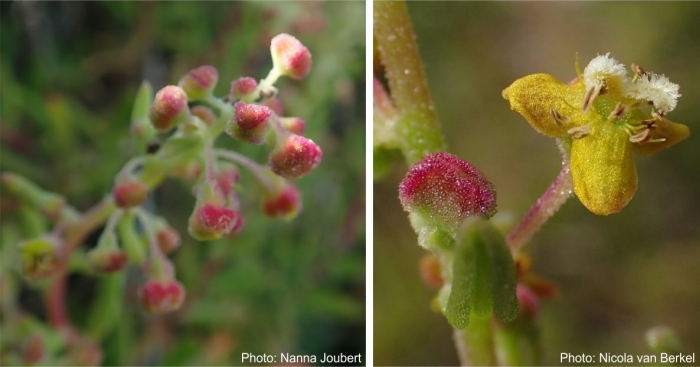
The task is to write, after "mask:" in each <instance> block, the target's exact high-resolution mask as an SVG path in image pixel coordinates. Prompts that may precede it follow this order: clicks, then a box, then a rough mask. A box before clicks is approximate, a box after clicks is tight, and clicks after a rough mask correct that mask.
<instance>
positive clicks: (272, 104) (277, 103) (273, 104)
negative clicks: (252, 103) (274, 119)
mask: <svg viewBox="0 0 700 367" xmlns="http://www.w3.org/2000/svg"><path fill="white" fill-rule="evenodd" d="M260 103H262V105H263V106H267V107H269V108H270V109H271V110H272V112H274V113H275V114H276V115H277V116H282V114H283V113H284V107H282V101H281V100H280V99H279V98H277V97H273V98H267V99H263V100H262V102H260Z"/></svg>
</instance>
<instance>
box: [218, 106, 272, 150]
mask: <svg viewBox="0 0 700 367" xmlns="http://www.w3.org/2000/svg"><path fill="white" fill-rule="evenodd" d="M233 108H234V114H233V116H232V117H231V120H229V122H228V124H227V125H226V133H227V134H229V135H231V136H232V137H234V138H235V139H238V140H243V141H247V142H249V143H252V144H257V145H260V144H262V143H264V142H265V137H266V134H267V129H268V123H267V119H268V118H269V117H270V115H271V114H272V111H271V110H270V109H269V108H267V107H265V106H261V105H257V104H248V103H245V102H236V104H235V105H234V106H233Z"/></svg>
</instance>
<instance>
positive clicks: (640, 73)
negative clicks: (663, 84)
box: [632, 63, 651, 82]
mask: <svg viewBox="0 0 700 367" xmlns="http://www.w3.org/2000/svg"><path fill="white" fill-rule="evenodd" d="M632 70H633V71H634V77H633V78H632V82H636V81H637V79H639V77H642V76H645V75H646V76H647V78H648V79H649V81H651V74H649V73H647V72H646V70H644V69H643V68H642V67H641V66H639V65H637V64H634V63H633V64H632Z"/></svg>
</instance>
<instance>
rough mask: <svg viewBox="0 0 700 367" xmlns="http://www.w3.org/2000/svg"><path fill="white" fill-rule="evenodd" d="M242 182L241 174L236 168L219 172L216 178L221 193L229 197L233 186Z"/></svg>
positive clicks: (228, 168) (231, 167) (232, 167)
mask: <svg viewBox="0 0 700 367" xmlns="http://www.w3.org/2000/svg"><path fill="white" fill-rule="evenodd" d="M240 180H241V173H240V172H239V171H238V168H237V167H236V166H233V165H232V166H230V167H227V168H226V169H223V170H221V171H219V173H218V174H217V176H216V182H217V184H218V185H219V189H220V190H221V193H222V194H223V195H224V196H225V197H228V196H229V194H231V193H232V191H233V186H234V185H236V184H237V183H238V181H240Z"/></svg>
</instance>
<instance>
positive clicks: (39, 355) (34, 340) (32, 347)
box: [20, 333, 46, 365]
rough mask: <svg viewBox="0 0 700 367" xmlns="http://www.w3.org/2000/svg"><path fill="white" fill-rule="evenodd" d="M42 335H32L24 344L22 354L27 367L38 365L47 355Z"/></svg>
mask: <svg viewBox="0 0 700 367" xmlns="http://www.w3.org/2000/svg"><path fill="white" fill-rule="evenodd" d="M44 344H45V343H44V339H43V337H42V336H41V334H38V333H37V334H32V335H31V336H29V338H27V339H26V340H24V341H23V342H22V345H21V349H20V351H21V353H22V361H23V362H24V363H26V364H27V365H36V364H39V362H40V361H41V360H42V359H44V356H45V355H46V346H44Z"/></svg>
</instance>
